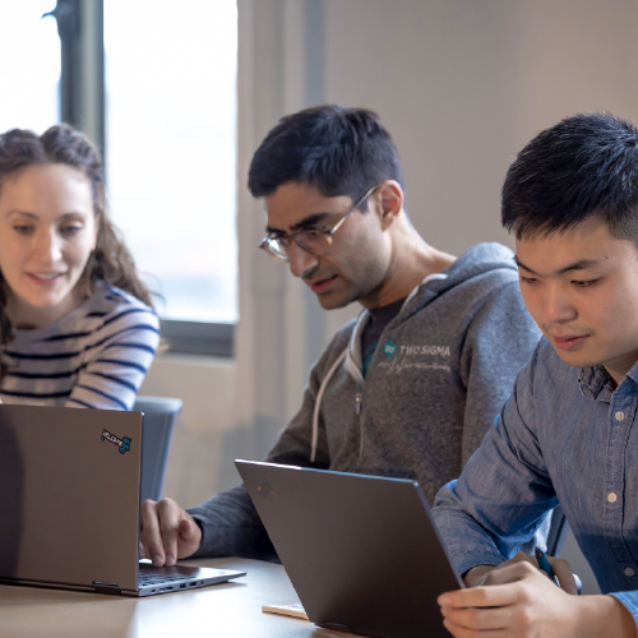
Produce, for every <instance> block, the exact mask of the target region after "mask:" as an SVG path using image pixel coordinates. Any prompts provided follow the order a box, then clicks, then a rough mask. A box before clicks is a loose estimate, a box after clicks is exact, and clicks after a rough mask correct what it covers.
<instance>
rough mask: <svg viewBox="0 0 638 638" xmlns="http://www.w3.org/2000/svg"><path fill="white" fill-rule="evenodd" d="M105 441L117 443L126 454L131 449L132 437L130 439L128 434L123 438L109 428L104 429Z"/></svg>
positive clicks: (103, 436)
mask: <svg viewBox="0 0 638 638" xmlns="http://www.w3.org/2000/svg"><path fill="white" fill-rule="evenodd" d="M104 441H110V442H111V443H115V445H117V447H118V448H119V449H120V454H124V453H125V452H128V451H129V450H130V449H131V439H129V437H128V436H125V437H124V438H122V439H121V438H120V437H119V436H115V434H111V433H110V432H109V431H108V430H102V442H104Z"/></svg>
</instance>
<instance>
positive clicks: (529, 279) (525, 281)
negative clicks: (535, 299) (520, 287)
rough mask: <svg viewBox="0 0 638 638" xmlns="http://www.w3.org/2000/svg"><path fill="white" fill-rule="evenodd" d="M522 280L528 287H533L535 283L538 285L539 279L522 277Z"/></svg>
mask: <svg viewBox="0 0 638 638" xmlns="http://www.w3.org/2000/svg"><path fill="white" fill-rule="evenodd" d="M520 278H521V282H522V283H524V284H527V285H530V286H531V285H533V284H535V283H538V279H536V277H525V276H524V275H520Z"/></svg>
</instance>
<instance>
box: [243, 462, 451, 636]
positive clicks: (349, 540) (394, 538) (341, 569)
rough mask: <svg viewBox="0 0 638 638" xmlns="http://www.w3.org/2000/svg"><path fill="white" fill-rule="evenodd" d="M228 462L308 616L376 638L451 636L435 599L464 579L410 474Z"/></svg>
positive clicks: (338, 627) (343, 629)
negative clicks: (396, 476)
mask: <svg viewBox="0 0 638 638" xmlns="http://www.w3.org/2000/svg"><path fill="white" fill-rule="evenodd" d="M236 465H237V469H238V470H239V473H240V474H241V477H242V479H243V481H244V485H245V486H246V488H247V489H248V492H249V493H250V496H251V497H252V500H253V503H254V504H255V507H256V508H257V512H258V513H259V516H260V517H261V520H262V521H263V523H264V525H265V527H266V531H267V532H268V535H269V536H270V539H271V541H272V543H273V545H274V546H275V549H276V550H277V553H278V554H279V558H280V559H281V562H282V563H283V565H284V567H285V568H286V572H287V573H288V576H289V577H290V580H291V581H292V584H293V586H294V588H295V590H296V592H297V595H298V596H299V599H300V601H301V604H302V605H303V607H304V609H305V611H306V613H307V614H308V617H309V619H310V620H311V621H312V622H314V623H315V624H317V625H320V626H322V627H326V628H328V629H332V630H339V631H349V632H352V633H357V634H365V635H369V636H379V637H383V638H386V637H387V638H390V637H391V638H412V637H414V638H416V637H417V636H418V637H422V636H428V638H439V636H440V637H441V638H443V637H446V638H449V634H448V632H447V631H446V630H445V628H444V627H443V617H442V616H441V612H440V610H439V606H438V604H437V602H436V599H437V596H439V594H442V593H443V592H446V591H453V590H456V589H460V588H462V587H463V582H462V581H461V579H460V578H459V577H458V575H457V574H456V573H455V572H454V569H453V568H452V565H451V563H450V561H449V558H448V556H447V553H446V551H445V548H444V546H443V544H442V542H441V539H440V538H439V535H438V532H437V530H436V528H435V526H434V524H433V522H432V520H431V518H430V513H429V509H428V506H427V503H426V501H425V498H424V496H423V493H422V492H421V489H420V487H419V485H418V483H416V482H413V481H408V480H402V479H391V478H380V477H372V476H362V475H357V474H344V473H341V472H328V471H322V470H312V469H306V468H300V467H292V466H283V465H274V464H269V463H253V462H248V461H239V460H238V461H236ZM266 602H268V601H266Z"/></svg>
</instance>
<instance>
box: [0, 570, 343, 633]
mask: <svg viewBox="0 0 638 638" xmlns="http://www.w3.org/2000/svg"><path fill="white" fill-rule="evenodd" d="M184 564H186V565H188V564H195V565H201V566H210V567H220V568H223V569H238V570H241V571H245V572H247V575H246V576H245V577H243V578H240V579H238V580H237V581H236V582H231V583H226V584H222V585H213V586H212V587H205V588H203V589H195V590H191V591H184V592H175V593H172V594H164V595H162V596H150V597H148V598H128V597H124V596H106V595H102V594H90V593H84V592H74V591H65V590H61V589H43V588H39V587H11V586H3V585H0V636H1V637H2V638H18V637H19V638H30V637H31V636H38V637H39V636H43V637H46V638H76V637H77V638H79V637H82V638H98V637H99V638H102V637H105V638H106V637H108V638H120V637H121V638H124V637H126V638H163V637H164V636H167V637H172V638H182V637H184V636H211V637H215V638H226V637H227V636H228V637H231V638H244V637H246V638H247V637H248V636H250V637H251V638H262V637H268V636H273V637H275V636H276V637H277V638H310V637H313V638H320V637H321V638H326V637H329V636H335V637H336V636H350V637H351V636H352V634H342V633H339V632H334V631H328V630H325V629H321V628H319V627H316V626H315V625H313V624H312V623H311V622H308V621H305V620H299V619H296V618H288V617H284V616H275V615H273V614H264V613H262V611H261V605H262V604H269V603H275V604H277V603H279V604H282V603H283V604H285V603H291V602H298V598H297V595H296V594H295V591H294V589H293V587H292V585H291V584H290V581H289V580H288V576H287V575H286V572H285V571H284V568H283V567H282V566H281V565H274V564H271V563H264V562H261V561H255V560H246V559H240V558H223V559H199V560H197V561H184Z"/></svg>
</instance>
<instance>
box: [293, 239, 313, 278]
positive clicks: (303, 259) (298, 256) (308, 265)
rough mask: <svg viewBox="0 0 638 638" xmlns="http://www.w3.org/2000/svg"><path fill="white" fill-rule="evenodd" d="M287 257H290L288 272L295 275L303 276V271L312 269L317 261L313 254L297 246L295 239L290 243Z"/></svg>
mask: <svg viewBox="0 0 638 638" xmlns="http://www.w3.org/2000/svg"><path fill="white" fill-rule="evenodd" d="M288 257H289V259H290V272H291V273H292V274H293V275H294V276H295V277H303V275H304V273H307V272H308V271H309V270H312V269H313V268H314V267H315V266H316V265H317V264H318V263H319V260H318V259H317V257H316V256H315V255H311V254H310V253H309V252H307V251H305V250H304V249H303V248H299V246H297V242H295V241H293V242H291V244H290V254H289V256H288Z"/></svg>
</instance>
